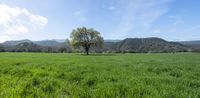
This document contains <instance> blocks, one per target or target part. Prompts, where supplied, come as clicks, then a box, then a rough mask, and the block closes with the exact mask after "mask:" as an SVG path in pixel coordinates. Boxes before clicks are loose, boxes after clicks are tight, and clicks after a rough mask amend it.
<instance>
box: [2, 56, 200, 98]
mask: <svg viewBox="0 0 200 98" xmlns="http://www.w3.org/2000/svg"><path fill="white" fill-rule="evenodd" d="M0 96H1V97H2V98H4V97H13V98H16V97H26V98H27V97H41V98H44V97H46V98H49V97H56V98H57V97H60V98H200V54H197V53H175V54H170V53H168V54H167V53H163V54H162V53H160V54H92V55H89V56H86V55H83V54H56V53H52V54H50V53H49V54H48V53H0Z"/></svg>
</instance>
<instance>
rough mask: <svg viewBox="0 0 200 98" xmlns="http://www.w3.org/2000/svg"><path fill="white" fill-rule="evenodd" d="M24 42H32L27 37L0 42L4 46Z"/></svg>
mask: <svg viewBox="0 0 200 98" xmlns="http://www.w3.org/2000/svg"><path fill="white" fill-rule="evenodd" d="M24 42H32V41H30V40H28V39H24V40H19V41H6V42H4V43H2V45H5V46H16V45H18V44H20V43H24Z"/></svg>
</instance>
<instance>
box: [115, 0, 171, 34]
mask: <svg viewBox="0 0 200 98" xmlns="http://www.w3.org/2000/svg"><path fill="white" fill-rule="evenodd" d="M170 1H171V0H159V1H158V0H128V2H127V3H126V5H124V6H126V7H125V9H124V10H122V13H121V14H122V17H121V20H120V22H119V25H118V27H117V28H118V29H117V30H116V31H114V33H113V34H115V35H118V36H120V37H127V35H134V34H131V33H133V32H140V31H144V30H147V29H149V28H150V27H151V26H152V24H153V23H154V22H155V21H156V20H157V19H159V18H160V17H161V16H162V15H164V14H165V13H167V11H168V6H169V3H170ZM116 33H117V34H116Z"/></svg>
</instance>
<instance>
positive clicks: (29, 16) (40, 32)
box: [0, 0, 200, 42]
mask: <svg viewBox="0 0 200 98" xmlns="http://www.w3.org/2000/svg"><path fill="white" fill-rule="evenodd" d="M199 5H200V0H0V16H1V19H0V42H3V41H6V40H21V39H31V40H44V39H66V38H69V36H70V33H71V31H72V30H73V29H75V28H77V27H82V26H85V27H87V28H94V29H96V30H97V31H99V32H101V35H102V36H103V37H104V39H124V38H127V37H128V38H130V37H133V38H144V37H160V38H163V39H166V40H169V41H172V40H173V41H181V40H200V6H199Z"/></svg>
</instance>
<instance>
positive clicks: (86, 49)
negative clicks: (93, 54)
mask: <svg viewBox="0 0 200 98" xmlns="http://www.w3.org/2000/svg"><path fill="white" fill-rule="evenodd" d="M85 52H86V54H87V55H89V47H85Z"/></svg>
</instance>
